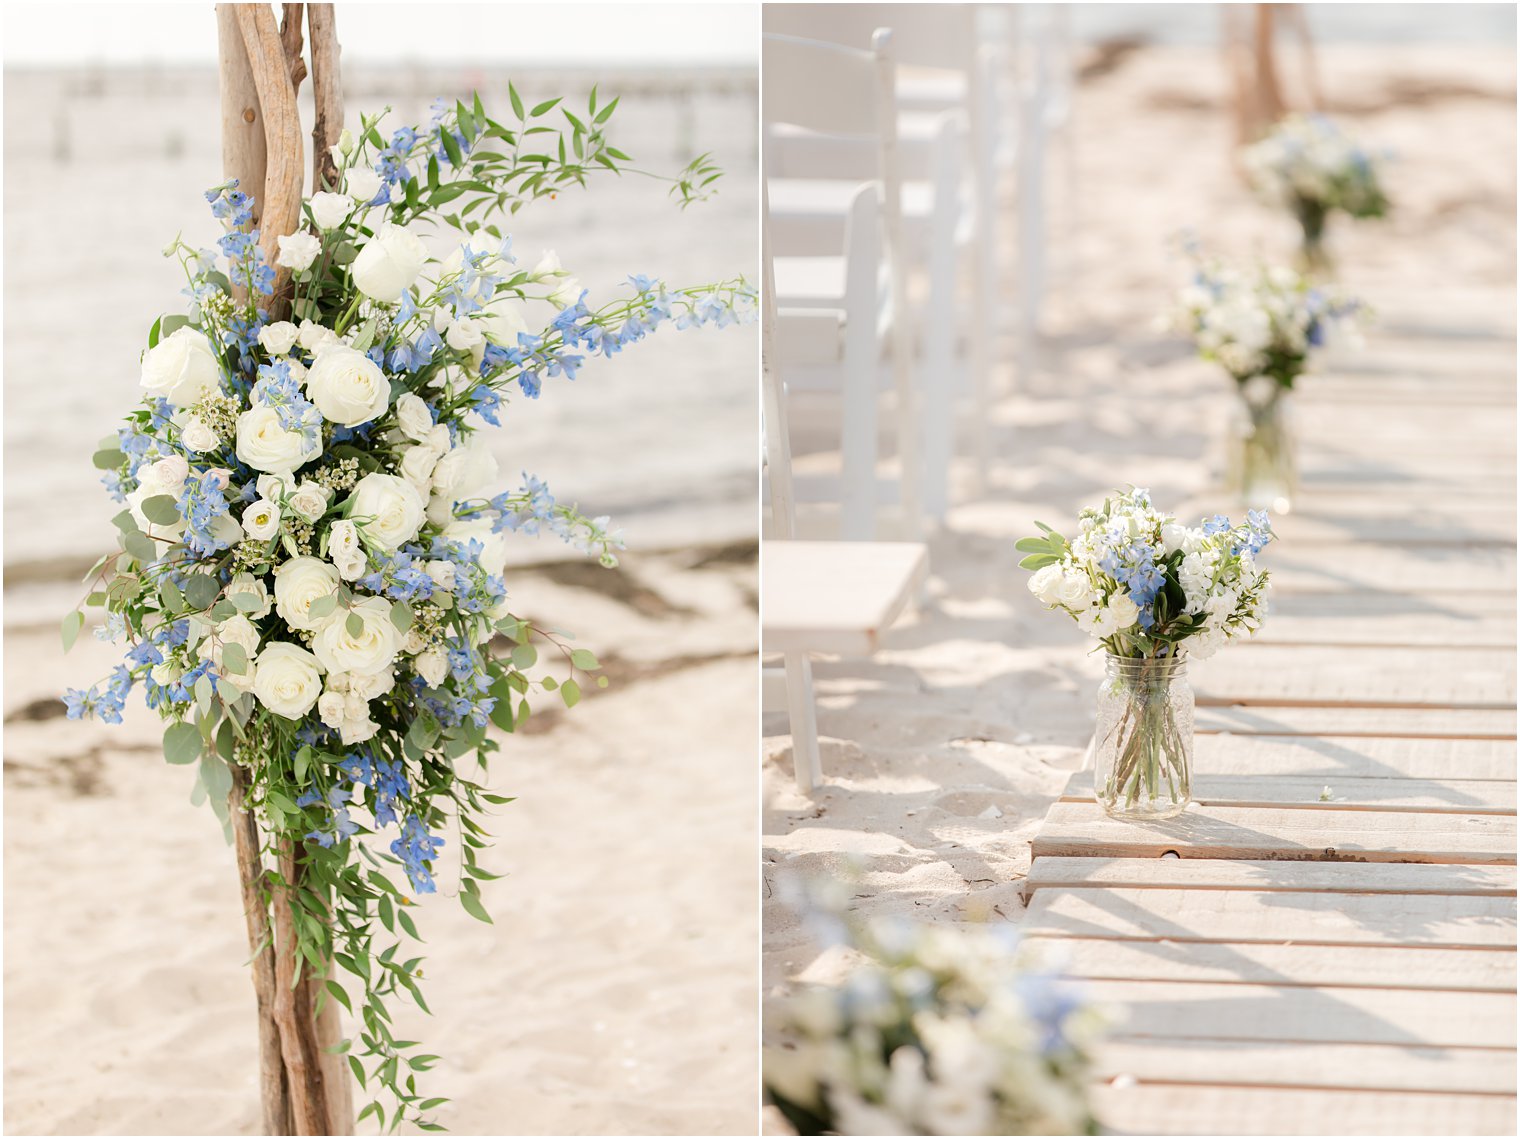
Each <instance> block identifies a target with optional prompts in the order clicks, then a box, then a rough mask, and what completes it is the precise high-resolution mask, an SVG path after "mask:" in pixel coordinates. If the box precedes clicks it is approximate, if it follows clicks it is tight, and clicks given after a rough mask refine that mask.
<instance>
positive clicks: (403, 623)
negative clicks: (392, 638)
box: [391, 601, 412, 633]
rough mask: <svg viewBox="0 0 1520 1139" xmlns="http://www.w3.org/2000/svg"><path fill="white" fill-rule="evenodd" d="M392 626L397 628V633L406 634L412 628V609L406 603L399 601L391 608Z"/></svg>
mask: <svg viewBox="0 0 1520 1139" xmlns="http://www.w3.org/2000/svg"><path fill="white" fill-rule="evenodd" d="M391 624H392V625H394V626H396V631H397V632H399V633H405V632H406V631H407V630H408V629H410V628H411V627H412V607H411V606H410V605H408V604H407V603H406V602H405V601H398V602H396V604H394V605H392V606H391Z"/></svg>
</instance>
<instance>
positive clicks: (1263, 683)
mask: <svg viewBox="0 0 1520 1139" xmlns="http://www.w3.org/2000/svg"><path fill="white" fill-rule="evenodd" d="M1189 672H1190V673H1191V677H1192V684H1193V689H1194V692H1195V693H1196V695H1197V699H1198V703H1200V704H1294V705H1300V706H1346V707H1364V708H1366V707H1398V708H1492V709H1505V708H1513V707H1514V706H1515V653H1514V650H1513V649H1508V648H1502V649H1501V648H1490V649H1477V648H1475V649H1424V650H1421V651H1419V652H1410V653H1391V652H1389V651H1388V650H1387V649H1386V648H1346V647H1343V646H1335V647H1329V646H1326V647H1319V646H1312V647H1311V646H1301V645H1268V644H1254V643H1250V642H1247V643H1246V644H1243V645H1235V646H1232V647H1231V650H1230V651H1229V652H1227V653H1220V654H1219V655H1218V656H1215V657H1211V658H1209V659H1208V660H1201V661H1197V662H1195V663H1193V664H1192V665H1191V667H1190V669H1189Z"/></svg>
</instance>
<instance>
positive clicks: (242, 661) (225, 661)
mask: <svg viewBox="0 0 1520 1139" xmlns="http://www.w3.org/2000/svg"><path fill="white" fill-rule="evenodd" d="M222 667H223V668H225V669H226V670H227V671H228V672H231V673H235V674H236V675H238V676H242V675H244V674H245V673H246V672H247V671H248V650H247V649H245V648H243V646H242V645H240V644H237V643H236V642H235V641H229V642H228V643H227V644H224V645H223V646H222ZM202 679H204V677H203V678H202Z"/></svg>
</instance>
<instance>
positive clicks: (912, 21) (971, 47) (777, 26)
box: [761, 4, 977, 71]
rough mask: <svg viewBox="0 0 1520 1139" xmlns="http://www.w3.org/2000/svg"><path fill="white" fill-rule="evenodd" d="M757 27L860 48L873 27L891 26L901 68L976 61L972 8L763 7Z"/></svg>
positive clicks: (952, 66)
mask: <svg viewBox="0 0 1520 1139" xmlns="http://www.w3.org/2000/svg"><path fill="white" fill-rule="evenodd" d="M762 12H763V13H764V14H763V16H762V17H761V28H762V30H763V31H764V32H765V33H766V35H767V36H769V35H773V34H774V35H781V36H789V37H803V38H807V39H810V40H815V41H818V40H821V41H825V42H827V43H833V44H844V45H847V46H851V47H858V46H860V45H863V44H867V43H870V42H871V34H872V33H873V32H874V31H875V30H876V29H877V28H891V29H892V30H893V32H894V33H896V36H895V44H896V50H895V52H894V54H895V56H896V59H897V62H898V63H899V64H906V65H908V66H911V67H932V68H940V69H943V70H949V71H969V70H970V69H971V66H972V61H973V60H974V59H975V57H976V49H977V34H976V10H975V6H974V5H971V4H766V5H765V6H764V7H763V8H762Z"/></svg>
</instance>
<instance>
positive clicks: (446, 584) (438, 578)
mask: <svg viewBox="0 0 1520 1139" xmlns="http://www.w3.org/2000/svg"><path fill="white" fill-rule="evenodd" d="M422 568H423V570H424V572H426V573H427V575H428V577H430V578H432V579H433V584H434V585H436V586H437V587H438V588H439V589H444V590H448V589H453V588H454V563H453V562H446V561H444V560H442V559H441V558H439V559H434V560H433V561H430V562H424V563H423V566H422Z"/></svg>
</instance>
